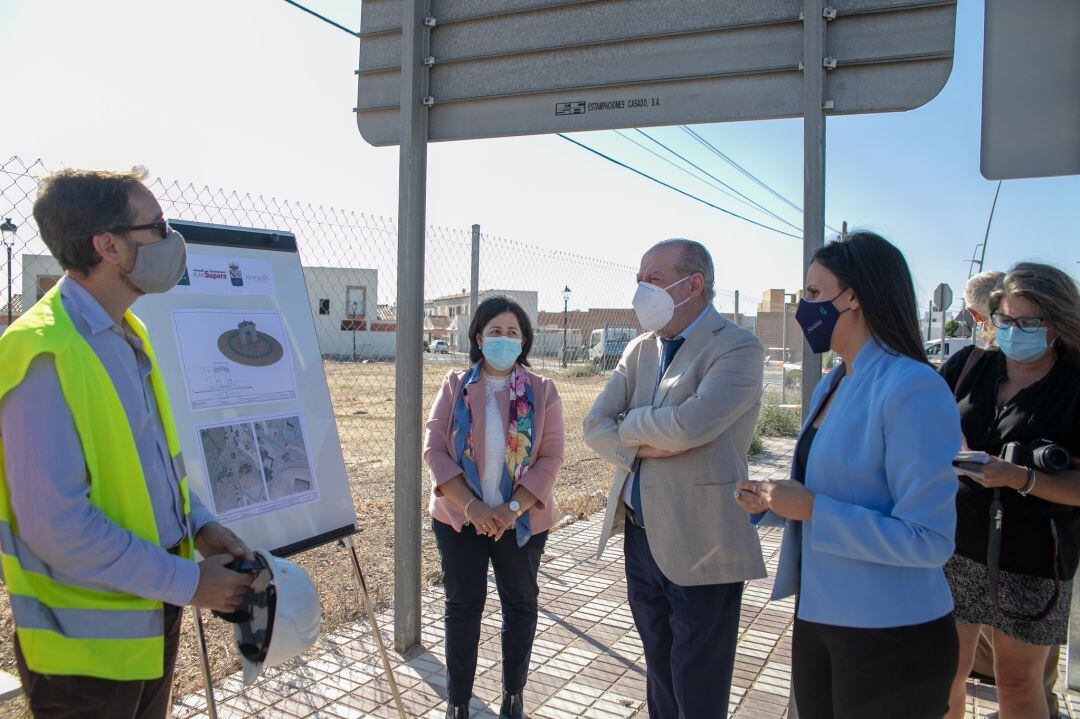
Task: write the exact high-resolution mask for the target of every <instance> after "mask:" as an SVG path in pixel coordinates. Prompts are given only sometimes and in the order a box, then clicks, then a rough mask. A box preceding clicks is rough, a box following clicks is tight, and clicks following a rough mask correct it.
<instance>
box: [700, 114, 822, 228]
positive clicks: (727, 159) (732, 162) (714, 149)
mask: <svg viewBox="0 0 1080 719" xmlns="http://www.w3.org/2000/svg"><path fill="white" fill-rule="evenodd" d="M681 127H682V130H683V132H685V133H687V134H688V135H690V136H691V137H693V138H694V139H695V140H697V141H698V142H700V143H701V144H702V145H704V146H705V147H707V148H708V149H709V150H711V151H712V152H713V154H715V155H716V156H717V157H719V158H720V159H721V160H723V161H724V162H726V163H728V164H729V165H731V166H732V167H734V168H735V169H736V170H738V171H739V172H741V173H742V174H744V175H746V176H747V177H748V178H750V179H751V180H753V181H754V183H756V184H757V185H758V186H759V187H761V188H763V189H764V190H765V191H766V192H768V193H769V194H770V195H772V196H773V197H776V198H777V199H779V200H781V201H782V202H784V203H785V204H787V205H788V206H790V207H791V208H792V209H794V210H795V211H796V212H799V213H802V211H803V209H802V208H801V207H799V206H798V205H796V204H795V203H794V202H792V201H791V200H789V199H788V198H786V197H784V196H783V195H781V194H780V193H779V192H777V191H776V190H774V189H773V188H772V187H770V186H769V185H768V183H766V182H764V181H763V180H759V179H758V178H757V177H756V176H755V175H754V173H752V172H750V171H749V170H747V169H746V168H745V167H743V166H742V165H740V164H739V163H737V162H735V160H733V159H731V158H730V157H728V156H727V155H725V154H724V153H723V152H721V151H720V150H719V148H717V147H716V146H715V145H713V144H712V143H711V142H709V141H708V140H706V139H705V138H704V137H702V136H701V135H699V134H698V133H696V132H694V131H693V130H692V129H690V128H689V127H687V126H686V125H682V126H681ZM825 226H826V227H827V228H829V229H830V230H832V231H833V232H835V233H836V234H838V235H839V234H840V230H838V229H836V228H835V227H833V226H832V225H830V224H828V223H825Z"/></svg>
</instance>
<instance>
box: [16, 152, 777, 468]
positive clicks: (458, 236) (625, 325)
mask: <svg viewBox="0 0 1080 719" xmlns="http://www.w3.org/2000/svg"><path fill="white" fill-rule="evenodd" d="M52 169H54V168H51V167H49V166H47V165H46V164H45V163H44V162H43V161H41V160H34V161H26V160H23V159H22V158H20V157H12V158H10V159H8V160H7V161H6V162H4V163H3V165H2V166H0V188H2V189H0V217H3V218H10V219H11V222H12V223H14V224H15V225H16V228H15V231H14V232H5V233H4V235H3V241H4V243H5V248H6V249H7V250H8V251H9V252H10V253H11V258H10V262H8V261H7V260H6V258H5V263H6V268H7V271H8V272H10V273H11V282H10V283H9V286H8V288H7V290H8V292H10V295H11V301H10V302H9V301H8V297H7V293H5V294H4V296H3V298H2V300H3V304H2V309H0V326H2V325H3V324H6V322H7V314H8V312H9V311H10V313H11V315H12V316H13V317H18V315H19V314H20V313H21V312H22V311H23V310H24V309H28V308H29V306H30V305H32V304H33V303H34V302H35V301H36V300H37V299H39V298H40V296H41V295H42V294H43V293H44V292H45V291H46V290H47V289H48V288H49V287H51V285H52V284H53V283H54V282H55V281H56V279H57V272H56V268H55V265H54V263H53V262H52V261H51V258H49V257H48V251H47V250H46V248H45V246H44V243H43V242H42V241H41V239H40V237H39V236H38V233H37V227H36V225H35V223H34V221H33V217H32V207H33V202H34V198H35V197H36V193H37V187H38V183H39V179H40V178H42V177H44V176H46V175H47V174H48V173H49V172H50V171H51V170H52ZM148 186H149V187H150V189H151V191H152V192H153V193H154V195H155V196H156V197H157V198H158V200H159V201H160V202H161V205H162V208H163V209H164V212H165V216H166V217H168V218H171V219H178V220H192V221H198V222H208V223H218V224H226V225H238V226H246V227H257V228H264V229H275V230H287V231H290V232H293V233H295V234H296V236H297V240H298V245H299V251H300V260H301V263H302V265H303V267H304V275H305V280H306V282H307V285H308V294H309V299H310V302H311V311H312V316H313V319H314V321H315V325H316V334H317V336H318V340H319V346H320V351H321V354H322V355H323V357H324V358H325V359H324V364H325V368H326V374H327V379H328V381H329V384H330V389H331V394H332V396H333V399H334V409H335V412H336V414H337V422H338V430H339V434H340V438H341V443H342V446H343V447H345V448H346V454H350V453H353V454H356V455H358V456H365V455H366V456H371V457H375V456H388V455H391V456H392V454H393V440H394V437H393V421H394V403H393V397H394V375H395V372H394V353H395V322H396V306H397V227H396V224H395V222H394V221H393V220H392V219H389V218H385V217H379V216H375V215H369V214H364V213H361V212H356V211H351V210H343V209H339V208H334V207H324V206H321V205H314V204H310V203H301V202H293V201H289V200H280V199H278V198H275V197H266V196H263V195H251V194H248V193H243V192H239V191H233V190H224V189H220V188H217V189H215V188H211V187H209V186H198V185H195V184H193V183H183V182H179V181H170V180H166V179H163V178H153V179H151V180H149V181H148ZM473 232H474V231H473V230H472V229H450V228H443V227H430V228H429V229H428V232H427V236H426V247H427V252H426V266H425V282H424V285H425V286H424V296H425V300H426V303H425V322H424V338H423V342H424V347H425V350H426V352H425V355H424V357H425V373H424V387H423V394H424V396H425V398H433V397H434V395H435V393H436V391H437V389H438V387H439V384H440V382H441V380H442V378H443V376H444V375H445V373H446V371H448V370H449V369H453V368H460V367H464V366H465V365H466V364H467V362H468V347H469V339H468V331H467V330H468V324H469V320H470V299H471V298H470V281H471V267H472V248H473ZM582 245H583V247H587V246H588V244H587V239H586V238H583V240H582ZM636 261H637V258H636V257H621V258H619V259H618V260H617V261H612V260H607V259H599V258H596V257H589V256H586V255H583V254H573V253H567V252H560V251H556V250H551V249H547V248H542V247H536V246H531V245H526V244H522V243H519V242H515V241H513V240H508V239H505V238H501V237H493V236H490V235H487V234H485V233H483V232H480V234H479V283H478V284H479V300H481V301H482V300H483V299H485V298H486V297H489V296H493V295H499V294H501V295H507V296H509V297H511V298H513V299H515V300H517V301H518V302H519V303H520V304H521V305H522V306H523V307H525V309H526V311H527V312H528V313H529V315H530V317H531V318H532V320H533V325H534V330H535V335H536V340H535V343H534V347H533V351H532V364H533V367H534V369H536V370H538V371H540V372H542V373H545V374H549V375H551V376H553V377H556V378H557V379H558V380H559V387H560V392H561V394H562V396H563V399H564V402H565V404H566V409H567V423H566V426H567V431H568V433H569V434H570V435H572V436H570V437H568V440H569V442H570V444H571V445H575V444H580V442H579V441H578V440H580V436H579V435H580V427H581V421H580V420H581V419H583V417H584V414H585V412H587V410H588V408H589V406H590V405H591V404H592V401H593V399H595V397H596V395H597V393H598V392H599V390H600V388H601V387H602V386H603V382H604V380H605V378H606V374H607V372H608V371H609V370H610V369H611V367H613V366H614V364H615V362H616V361H617V360H618V357H619V355H620V354H621V352H622V349H623V347H625V345H626V342H627V341H628V340H629V339H631V338H632V337H634V336H635V335H637V334H638V333H639V332H640V331H641V328H640V326H639V325H638V323H637V320H636V318H635V316H634V312H633V310H632V309H631V307H630V299H631V298H632V297H633V293H634V289H635V274H636V271H637V268H636ZM737 302H739V303H740V307H739V315H738V319H739V321H740V323H741V324H744V325H749V326H750V328H751V329H753V325H754V320H755V317H754V315H756V314H757V310H758V305H759V304H760V303H759V302H758V301H756V300H752V299H750V298H745V297H743V298H739V299H737V298H736V293H734V292H731V291H728V290H723V289H718V290H717V299H716V306H717V309H719V310H720V311H721V312H723V313H725V314H726V316H728V317H729V318H735V311H736V303H737ZM748 315H749V316H748ZM792 320H793V318H789V323H790V322H791V321H792ZM789 334H791V333H789ZM763 339H765V338H763ZM774 343H775V342H774ZM766 344H768V343H766ZM792 344H794V343H792ZM772 349H773V350H775V348H772ZM772 354H773V355H775V354H776V353H775V351H773V352H772ZM788 359H789V361H791V360H792V354H791V352H790V351H789V353H788ZM796 359H797V358H796ZM769 375H770V376H769V377H768V378H767V380H766V384H767V386H766V392H767V393H768V394H769V395H770V397H771V395H772V394H774V393H776V392H777V391H778V390H779V376H778V373H777V372H776V371H772V372H769ZM791 394H792V395H795V394H796V393H794V392H792V393H791Z"/></svg>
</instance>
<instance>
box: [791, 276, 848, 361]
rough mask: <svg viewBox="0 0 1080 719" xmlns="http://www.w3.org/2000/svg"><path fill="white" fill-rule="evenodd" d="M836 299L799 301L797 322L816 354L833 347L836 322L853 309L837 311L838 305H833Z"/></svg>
mask: <svg viewBox="0 0 1080 719" xmlns="http://www.w3.org/2000/svg"><path fill="white" fill-rule="evenodd" d="M842 294H844V290H841V291H840V295H842ZM840 295H837V296H836V297H839V296H840ZM836 297H833V298H832V299H831V300H821V301H818V302H812V301H810V300H805V299H804V300H799V308H798V309H797V310H795V321H796V322H798V323H799V326H800V327H802V331H803V334H804V335H806V343H807V344H808V345H810V349H811V350H813V352H814V354H821V353H822V352H828V351H829V349H830V348H831V347H832V336H833V330H835V329H836V321H837V320H839V319H840V315H842V314H843V313H844V312H847V311H848V310H849V309H851V308H850V307H848V308H847V309H845V310H844V311H843V312H841V311H840V310H838V309H836V305H835V304H833V302H835V301H836Z"/></svg>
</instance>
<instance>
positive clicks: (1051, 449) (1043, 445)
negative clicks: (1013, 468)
mask: <svg viewBox="0 0 1080 719" xmlns="http://www.w3.org/2000/svg"><path fill="white" fill-rule="evenodd" d="M1001 456H1002V458H1003V459H1004V460H1005V461H1006V462H1012V463H1013V464H1018V465H1020V466H1022V467H1028V468H1029V469H1037V470H1039V471H1040V472H1046V473H1047V474H1057V473H1058V472H1064V471H1066V470H1067V469H1069V468H1070V467H1071V466H1072V454H1071V453H1070V452H1069V450H1067V449H1065V448H1064V447H1062V446H1061V445H1060V444H1055V443H1053V442H1051V441H1050V440H1048V439H1036V440H1034V441H1032V442H1028V443H1026V444H1024V443H1021V442H1009V443H1008V444H1006V445H1005V446H1004V447H1003V448H1002V452H1001Z"/></svg>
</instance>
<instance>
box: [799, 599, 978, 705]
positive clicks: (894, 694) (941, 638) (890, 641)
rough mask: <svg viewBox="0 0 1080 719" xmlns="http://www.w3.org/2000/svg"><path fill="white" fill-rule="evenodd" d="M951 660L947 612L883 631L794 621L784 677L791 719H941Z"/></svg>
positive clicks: (956, 654)
mask: <svg viewBox="0 0 1080 719" xmlns="http://www.w3.org/2000/svg"><path fill="white" fill-rule="evenodd" d="M959 660H960V642H959V639H958V638H957V635H956V620H955V619H954V618H953V615H952V612H950V613H948V614H946V615H945V616H944V617H941V618H940V619H935V620H933V621H931V622H926V623H925V624H914V625H911V626H906V627H890V628H887V629H858V628H854V627H837V626H832V625H828V624H817V623H815V622H806V621H803V620H801V619H796V620H795V629H794V636H793V639H792V648H791V665H792V666H791V678H792V682H793V683H794V690H795V703H796V704H797V705H798V708H799V719H941V717H942V716H944V715H945V712H946V711H948V708H949V687H950V685H951V684H952V680H953V676H954V675H955V674H956V666H957V663H958V662H959Z"/></svg>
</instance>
